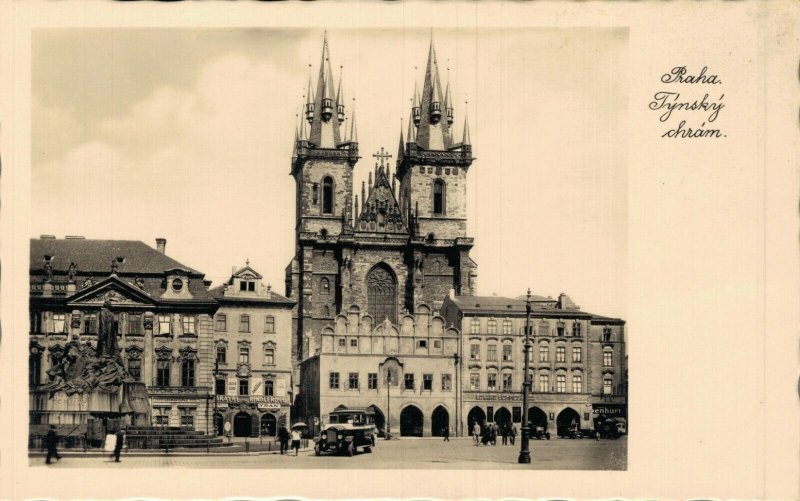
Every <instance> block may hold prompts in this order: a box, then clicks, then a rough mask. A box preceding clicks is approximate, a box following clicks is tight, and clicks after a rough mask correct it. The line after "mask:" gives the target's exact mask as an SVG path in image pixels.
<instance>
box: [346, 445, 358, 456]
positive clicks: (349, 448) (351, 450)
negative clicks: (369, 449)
mask: <svg viewBox="0 0 800 501" xmlns="http://www.w3.org/2000/svg"><path fill="white" fill-rule="evenodd" d="M355 453H356V448H355V446H354V445H353V442H350V445H348V446H347V455H348V456H353V454H355Z"/></svg>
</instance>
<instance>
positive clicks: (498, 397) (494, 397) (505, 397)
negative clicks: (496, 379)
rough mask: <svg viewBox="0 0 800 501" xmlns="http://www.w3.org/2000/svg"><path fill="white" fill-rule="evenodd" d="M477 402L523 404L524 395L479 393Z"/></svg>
mask: <svg viewBox="0 0 800 501" xmlns="http://www.w3.org/2000/svg"><path fill="white" fill-rule="evenodd" d="M475 400H484V401H487V402H522V395H519V394H517V393H477V394H475Z"/></svg>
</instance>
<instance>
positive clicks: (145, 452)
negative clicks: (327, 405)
mask: <svg viewBox="0 0 800 501" xmlns="http://www.w3.org/2000/svg"><path fill="white" fill-rule="evenodd" d="M310 443H311V444H313V442H310ZM276 445H277V444H272V449H271V450H270V449H269V448H268V446H267V444H263V445H262V444H250V445H249V452H247V450H246V449H247V448H246V447H245V445H244V443H242V444H241V445H239V444H234V445H230V446H225V447H210V448H209V449H208V452H206V449H205V447H199V448H182V449H181V448H179V449H169V451H168V452H167V450H165V449H123V450H122V455H123V456H129V457H151V456H187V457H191V456H267V455H272V454H278V455H280V447H276ZM313 450H314V448H313V447H301V448H300V452H311V451H313ZM58 454H59V456H63V457H104V456H111V453H110V452H106V451H105V450H102V449H89V450H87V451H83V450H80V449H61V450H59V451H58ZM287 454H291V455H294V449H289V451H288V452H287ZM46 456H47V451H44V452H42V451H40V450H30V449H29V450H28V457H29V458H38V457H46Z"/></svg>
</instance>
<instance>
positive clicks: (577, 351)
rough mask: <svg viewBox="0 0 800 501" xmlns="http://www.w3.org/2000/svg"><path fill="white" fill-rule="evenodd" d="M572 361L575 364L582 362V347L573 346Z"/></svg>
mask: <svg viewBox="0 0 800 501" xmlns="http://www.w3.org/2000/svg"><path fill="white" fill-rule="evenodd" d="M572 361H573V362H580V361H581V347H580V346H573V347H572Z"/></svg>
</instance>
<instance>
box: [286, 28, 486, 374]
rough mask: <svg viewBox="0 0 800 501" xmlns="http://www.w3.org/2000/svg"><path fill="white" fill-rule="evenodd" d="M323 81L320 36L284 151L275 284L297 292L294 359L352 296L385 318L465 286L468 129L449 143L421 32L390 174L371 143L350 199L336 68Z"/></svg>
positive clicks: (471, 271)
mask: <svg viewBox="0 0 800 501" xmlns="http://www.w3.org/2000/svg"><path fill="white" fill-rule="evenodd" d="M333 79H334V78H333V73H332V72H331V64H330V55H329V49H328V40H327V36H326V37H325V39H324V41H323V45H322V61H321V63H320V68H319V76H318V78H317V83H316V87H315V88H312V82H311V79H309V83H308V91H307V94H306V102H305V104H304V109H303V118H301V120H300V125H299V128H298V130H297V131H296V133H295V135H296V139H295V144H294V151H293V153H292V176H293V177H294V179H295V183H296V214H297V216H296V223H295V232H296V254H295V257H294V259H292V262H291V263H290V264H289V266H288V267H287V268H286V293H287V296H289V297H290V298H292V299H293V300H295V301H296V302H297V306H296V308H295V316H294V322H295V326H294V327H295V332H296V336H295V339H293V343H295V344H294V346H293V351H294V353H296V354H297V356H298V357H299V359H301V360H302V359H303V358H305V357H307V356H309V355H313V353H309V352H308V346H307V344H306V343H304V341H307V340H309V339H314V340H315V341H316V342H315V346H319V344H318V340H319V334H320V331H321V329H322V327H323V326H325V325H327V324H333V322H334V319H335V316H336V315H337V314H339V313H347V311H349V309H350V308H353V307H354V306H355V307H358V308H359V310H360V311H362V312H368V313H369V314H370V315H371V316H372V318H373V322H374V323H375V324H377V323H379V322H383V321H384V320H386V319H388V320H389V321H390V322H393V323H394V322H397V319H398V316H399V315H400V314H402V313H403V312H404V311H407V312H410V313H413V312H414V311H415V310H416V308H417V307H418V306H419V305H420V304H423V303H424V304H426V305H428V306H430V307H433V308H438V307H439V305H440V304H441V302H442V301H443V300H444V298H445V297H446V296H447V295H448V293H449V292H450V290H451V289H453V290H455V293H456V294H463V295H470V294H473V293H474V292H475V288H476V279H477V265H476V264H475V262H474V261H473V260H472V259H470V257H469V251H470V249H471V248H472V246H473V239H472V238H469V237H467V236H466V226H467V213H466V185H467V170H468V169H469V166H470V165H471V164H472V160H473V158H472V147H471V145H470V140H469V129H468V125H467V121H466V119H465V120H464V128H463V133H462V136H461V142H460V143H456V142H455V140H454V137H453V136H454V134H453V124H454V116H453V105H452V101H451V96H450V84H449V82H448V83H447V87H446V89H445V91H444V93H443V92H442V86H441V83H440V80H439V68H438V65H437V63H436V51H435V50H434V47H433V42H431V45H430V49H429V53H428V63H427V67H426V70H425V81H424V83H423V86H422V95H420V94H419V90H418V87H417V86H416V85H415V86H414V98H413V104H412V107H411V110H410V117H409V123H408V132H407V134H406V137H405V141H404V139H403V136H402V134H401V136H400V146H399V151H398V153H397V164H396V168H395V173H394V174H393V175H392V174H391V173H390V166H389V164H388V162H385V160H386V159H387V158H388V157H389V155H386V154H384V153H383V148H381V153H379V154H377V155H373V156H375V157H376V158H379V159H380V162H376V166H375V171H374V178H373V172H370V173H369V183H368V184H369V186H367V185H366V184H364V183H362V185H361V191H360V197H359V194H355V195H354V193H353V169H354V167H355V165H356V163H357V162H358V159H359V156H358V131H357V129H356V116H355V110H352V111H351V112H350V116H349V117H348V116H347V113H346V109H345V104H344V96H343V95H342V82H341V75H340V77H339V83H338V85H337V88H336V90H335V92H334V84H333ZM346 121H349V123H348V124H346V123H345V122H346ZM398 182H399V186H398Z"/></svg>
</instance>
